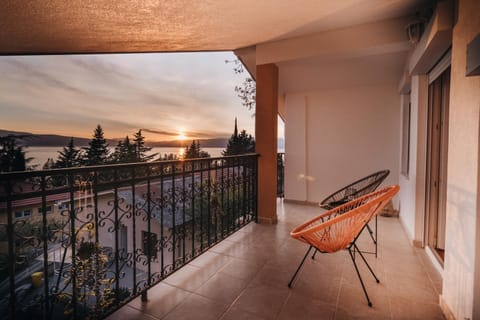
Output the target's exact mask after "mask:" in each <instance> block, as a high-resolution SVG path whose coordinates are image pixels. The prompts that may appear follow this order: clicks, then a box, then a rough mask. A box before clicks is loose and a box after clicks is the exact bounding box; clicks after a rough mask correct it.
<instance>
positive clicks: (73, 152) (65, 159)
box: [54, 137, 82, 168]
mask: <svg viewBox="0 0 480 320" xmlns="http://www.w3.org/2000/svg"><path fill="white" fill-rule="evenodd" d="M81 161H82V154H81V150H80V149H78V148H76V147H75V145H74V142H73V137H72V138H70V141H69V142H68V145H67V146H66V147H63V150H62V151H58V158H57V160H56V161H55V164H54V168H72V167H78V166H80V164H81Z"/></svg>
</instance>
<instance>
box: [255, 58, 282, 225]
mask: <svg viewBox="0 0 480 320" xmlns="http://www.w3.org/2000/svg"><path fill="white" fill-rule="evenodd" d="M256 83H257V95H256V99H257V101H256V110H255V149H256V152H257V153H258V154H260V157H259V160H258V207H257V209H258V211H257V212H258V221H259V222H260V223H268V224H275V223H277V114H278V68H277V66H276V65H275V64H273V63H269V64H262V65H257V73H256Z"/></svg>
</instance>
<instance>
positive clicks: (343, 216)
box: [288, 185, 400, 306]
mask: <svg viewBox="0 0 480 320" xmlns="http://www.w3.org/2000/svg"><path fill="white" fill-rule="evenodd" d="M399 190H400V187H399V186H398V185H393V186H389V187H385V188H383V189H381V190H378V191H375V192H371V193H369V194H366V195H364V196H361V197H359V198H356V199H354V200H352V201H350V202H347V203H345V204H343V205H340V206H338V207H336V208H333V209H331V210H329V211H327V212H324V213H322V214H320V215H319V216H317V217H315V218H313V219H311V220H309V221H307V222H305V223H303V224H302V225H300V226H298V227H296V228H295V229H294V230H293V231H292V232H291V233H290V235H291V236H292V237H293V238H295V239H297V240H299V241H302V242H304V243H306V244H308V245H309V248H308V250H307V252H306V254H305V256H304V257H303V259H302V261H301V263H300V265H299V266H298V268H297V270H296V271H295V274H294V275H293V277H292V279H291V280H290V282H289V284H288V286H289V287H290V288H291V287H292V283H293V281H294V280H295V278H296V276H297V274H298V272H299V271H300V269H301V268H302V266H303V263H304V262H305V259H306V258H307V256H308V255H309V254H310V250H312V249H315V250H316V251H319V252H321V253H335V252H338V251H340V250H344V249H347V250H348V252H349V255H350V258H351V259H352V262H353V265H354V267H355V270H356V272H357V275H358V279H359V280H360V284H361V285H362V288H363V292H364V293H365V297H366V299H367V302H368V305H369V306H372V303H371V301H370V298H369V296H368V293H367V290H366V288H365V285H364V282H363V280H362V277H361V274H360V272H359V270H358V266H357V263H356V261H355V257H356V253H358V254H359V256H360V257H361V258H362V260H363V262H364V263H365V264H366V266H367V267H368V269H369V271H370V273H371V274H372V276H373V277H374V278H375V280H376V281H377V283H378V282H380V280H379V279H378V278H377V276H376V275H375V273H374V271H373V269H372V268H371V267H370V265H369V264H368V262H367V260H366V259H365V257H364V256H363V254H362V252H361V251H360V250H359V248H358V245H357V244H356V241H357V239H358V237H359V236H360V234H361V233H362V231H363V229H365V228H366V226H367V224H368V222H369V221H371V219H373V218H374V217H376V215H377V214H378V213H379V212H380V211H381V210H382V209H383V208H384V207H385V206H386V205H387V203H388V202H389V201H390V200H391V199H392V198H393V197H394V196H395V195H396V194H397V193H398V191H399ZM314 257H315V255H314V256H313V257H312V259H314Z"/></svg>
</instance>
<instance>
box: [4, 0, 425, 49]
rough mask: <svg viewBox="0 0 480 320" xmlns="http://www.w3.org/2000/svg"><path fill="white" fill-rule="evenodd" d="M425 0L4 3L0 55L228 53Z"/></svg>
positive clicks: (396, 11)
mask: <svg viewBox="0 0 480 320" xmlns="http://www.w3.org/2000/svg"><path fill="white" fill-rule="evenodd" d="M426 2H427V0H341V1H332V0H299V1H293V0H262V1H258V0H242V1H238V0H237V1H234V0H198V1H196V0H191V1H187V0H168V1H167V0H164V1H160V0H156V1H154V0H144V1H133V0H115V1H111V0H101V1H85V0H69V1H65V0H6V1H2V8H1V10H0V54H31V53H33V54H42V53H101V52H105V53H111V52H164V51H165V52H166V51H208V50H234V49H238V48H242V47H248V46H252V45H256V44H259V43H265V42H269V41H275V40H281V39H287V38H292V37H297V36H303V35H307V34H312V33H317V32H322V31H325V30H331V29H337V28H342V27H348V26H352V25H357V24H364V23H369V22H373V21H379V20H384V19H390V18H395V17H401V16H408V15H412V14H413V13H415V12H416V10H418V8H419V7H420V6H422V5H424V4H425V3H426Z"/></svg>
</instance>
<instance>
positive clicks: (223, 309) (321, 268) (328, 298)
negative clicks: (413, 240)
mask: <svg viewBox="0 0 480 320" xmlns="http://www.w3.org/2000/svg"><path fill="white" fill-rule="evenodd" d="M278 208H279V213H278V220H279V222H278V224H277V225H258V224H254V223H251V224H249V225H248V226H246V227H245V228H243V229H241V230H239V231H238V232H236V233H235V234H233V235H231V236H229V237H228V238H227V240H225V241H223V242H221V243H219V244H217V245H216V246H214V247H213V248H212V249H210V250H209V251H208V252H207V253H205V254H204V255H202V256H200V257H199V258H197V259H196V260H194V261H192V262H190V263H189V264H188V265H186V266H185V267H183V268H182V269H181V270H179V271H177V272H176V273H174V274H172V275H171V276H169V277H168V278H167V279H165V280H164V281H163V282H162V283H160V284H159V285H157V286H155V287H153V288H152V289H151V290H149V301H148V302H146V303H142V302H141V301H140V298H137V299H135V300H133V301H132V302H130V303H129V304H128V306H126V307H124V308H122V309H120V310H119V311H117V313H115V314H113V315H112V316H111V317H110V318H109V319H115V318H114V317H121V318H122V319H123V318H125V319H146V320H151V319H164V318H166V319H200V320H201V319H222V320H228V319H233V320H235V319H242V320H243V319H246V320H248V319H251V320H267V319H279V320H283V319H294V320H303V319H401V320H403V319H405V320H409V319H414V320H415V319H443V315H442V312H441V310H440V308H439V306H438V295H439V293H440V290H441V286H442V279H441V277H440V275H439V274H438V272H437V271H436V270H435V269H434V268H433V267H432V265H431V263H430V261H429V260H428V257H426V255H425V252H424V251H423V250H422V249H418V248H413V247H412V246H411V244H410V243H409V241H408V238H407V236H406V234H405V232H404V230H403V228H402V226H401V224H400V222H399V220H398V219H397V218H384V217H379V219H378V258H375V257H374V255H365V256H366V259H367V260H368V262H369V263H370V264H371V266H372V267H373V269H374V271H375V272H376V274H377V276H378V277H379V279H380V281H381V282H380V283H379V284H377V283H376V282H375V280H374V279H373V278H372V276H371V275H370V273H369V271H368V269H367V268H366V267H365V265H364V263H363V261H362V260H361V259H360V257H358V256H357V257H358V259H357V263H358V266H359V269H360V272H361V273H362V277H363V280H364V282H365V284H366V287H367V290H368V294H369V296H370V299H371V301H372V303H373V307H372V308H370V307H368V305H367V301H366V299H365V296H364V293H363V290H362V287H361V285H360V282H359V280H358V278H357V274H356V272H355V269H354V267H353V264H352V262H351V260H350V258H349V255H348V253H347V251H341V252H339V253H335V254H317V255H316V257H315V260H312V259H311V254H312V253H313V251H312V252H311V254H310V256H309V257H307V259H306V261H305V265H304V267H303V268H302V270H301V271H300V273H299V274H298V276H297V279H296V281H295V282H294V284H293V287H292V288H291V289H289V288H288V287H287V284H288V282H289V281H290V278H291V276H292V275H293V273H294V272H295V270H296V268H297V266H298V265H299V263H300V261H301V259H302V258H303V256H304V254H305V252H306V250H307V248H308V246H307V245H305V244H304V243H301V242H299V241H297V240H295V239H292V238H290V231H291V230H292V229H293V228H294V227H295V226H297V225H299V224H300V223H303V222H304V221H306V220H307V219H310V218H312V217H314V216H316V215H318V214H319V213H320V212H321V210H319V208H318V207H313V206H301V205H292V204H286V203H283V202H278ZM359 245H360V247H361V249H363V250H364V251H371V250H372V249H373V248H374V247H373V243H372V240H371V239H370V237H369V235H368V233H365V234H362V235H361V237H360V239H359ZM112 317H113V318H112Z"/></svg>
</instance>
